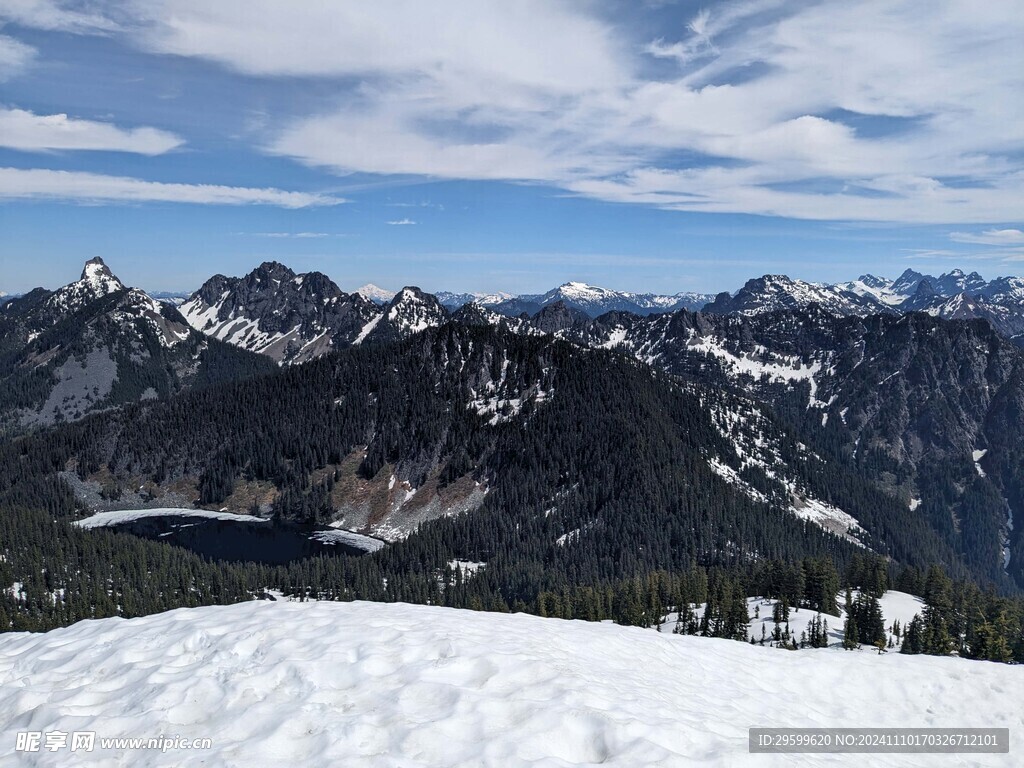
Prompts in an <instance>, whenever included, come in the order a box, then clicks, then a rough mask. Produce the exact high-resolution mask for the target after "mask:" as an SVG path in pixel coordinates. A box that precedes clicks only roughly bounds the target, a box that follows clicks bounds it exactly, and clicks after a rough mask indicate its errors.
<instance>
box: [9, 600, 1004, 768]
mask: <svg viewBox="0 0 1024 768" xmlns="http://www.w3.org/2000/svg"><path fill="white" fill-rule="evenodd" d="M0 689H2V690H3V691H4V695H3V696H2V697H0V723H2V726H0V728H2V729H3V731H4V732H3V734H2V735H0V762H4V763H9V764H12V765H13V764H19V765H24V764H29V765H31V764H38V765H56V764H59V763H58V760H57V759H56V758H57V757H58V756H57V755H49V754H46V753H40V754H39V755H36V756H35V758H36V760H35V761H33V760H29V759H25V758H26V756H25V755H23V754H22V755H20V756H17V757H16V756H15V755H14V753H13V748H14V745H15V733H16V732H17V731H25V730H40V731H49V730H55V729H60V730H63V731H74V730H95V731H96V732H97V736H98V738H100V737H107V736H123V735H132V736H136V735H138V736H150V735H152V736H157V735H160V734H167V735H179V736H184V737H188V738H202V737H209V738H212V739H213V747H212V749H210V750H204V751H183V750H172V751H169V752H167V753H166V754H160V753H157V752H142V751H135V752H122V751H116V750H109V751H108V750H103V749H101V748H99V747H97V749H96V750H95V751H94V752H92V753H77V754H76V758H77V759H76V761H75V764H76V765H78V764H81V765H173V766H182V765H206V766H227V765H231V766H273V765H282V764H287V765H345V766H405V767H407V768H411V767H412V766H480V765H490V766H520V765H535V766H563V767H564V766H573V765H593V764H597V763H601V764H608V765H614V766H642V765H662V766H695V765H703V766H766V765H767V766H780V767H781V766H814V765H847V766H863V765H873V766H931V765H936V764H939V765H942V766H967V765H990V766H1012V765H1015V764H1018V763H1017V761H1018V758H1019V756H1018V755H1015V754H1010V755H962V756H955V755H949V756H945V757H943V758H942V759H940V760H936V758H935V756H928V755H917V756H915V755H888V756H887V755H873V756H871V757H870V758H868V759H865V757H864V756H863V755H846V756H835V755H778V756H766V755H749V754H748V753H747V729H748V728H749V727H751V726H805V727H811V726H846V727H850V726H896V725H903V726H910V725H914V726H931V727H939V726H963V727H967V726H975V727H993V726H1006V727H1009V728H1010V729H1011V730H1012V731H1016V732H1017V733H1019V729H1020V728H1021V727H1024V715H1022V714H1021V709H1020V706H1019V702H1018V698H1019V696H1018V694H1019V692H1020V691H1021V690H1022V689H1024V668H1020V667H1014V666H1006V665H1001V664H986V663H982V662H972V661H964V660H959V659H952V658H949V659H938V658H930V657H907V656H900V655H898V654H886V655H884V656H879V655H876V654H873V653H838V652H835V651H831V650H819V651H811V650H805V651H799V652H782V651H779V650H774V649H769V648H760V647H753V646H750V645H747V644H743V643H738V642H735V641H731V640H708V639H702V638H693V637H685V636H675V635H672V634H668V633H656V632H652V631H650V630H643V629H634V628H624V627H618V626H614V625H611V624H590V623H584V622H567V621H560V620H553V619H540V618H536V617H531V616H526V615H522V614H517V615H505V614H493V613H474V612H469V611H457V610H451V609H445V608H437V607H425V606H410V605H402V604H390V605H386V604H375V603H283V602H277V603H264V602H252V603H245V604H241V605H235V606H231V607H210V608H198V609H181V610H177V611H172V612H169V613H165V614H161V615H157V616H149V617H145V618H141V619H132V620H129V621H125V620H122V619H104V620H101V621H89V622H82V623H80V624H77V625H75V626H73V627H69V628H66V629H60V630H55V631H53V632H49V633H47V634H42V635H28V634H15V635H6V636H4V637H3V638H2V639H0ZM60 757H62V758H63V759H64V760H65V761H66V759H67V757H68V755H67V753H65V754H64V755H62V756H60Z"/></svg>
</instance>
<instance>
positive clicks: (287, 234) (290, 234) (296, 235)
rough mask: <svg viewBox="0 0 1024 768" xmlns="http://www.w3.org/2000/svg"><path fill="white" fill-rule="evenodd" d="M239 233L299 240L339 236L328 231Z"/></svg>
mask: <svg viewBox="0 0 1024 768" xmlns="http://www.w3.org/2000/svg"><path fill="white" fill-rule="evenodd" d="M239 234H241V235H252V236H253V237H274V238H297V239H299V240H309V239H317V238H321V237H341V235H332V234H331V233H330V232H239Z"/></svg>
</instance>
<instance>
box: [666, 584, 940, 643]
mask: <svg viewBox="0 0 1024 768" xmlns="http://www.w3.org/2000/svg"><path fill="white" fill-rule="evenodd" d="M845 595H846V593H845V592H839V594H837V595H836V605H837V606H838V608H839V614H838V615H837V616H831V615H829V614H825V613H823V614H821V618H822V619H823V620H824V621H826V622H827V623H828V637H829V648H830V649H833V650H836V651H838V652H840V653H847V651H845V650H843V649H842V645H843V623H844V622H845V621H846V611H845V609H844V608H843V603H844V601H845ZM852 595H853V597H854V598H856V597H857V595H858V590H853V592H852ZM777 602H778V601H777V600H771V599H768V598H763V597H748V598H747V615H748V616H750V624H749V626H748V629H747V637H748V638H753V639H754V640H755V641H759V640H760V639H761V637H762V635H761V628H762V626H763V627H764V637H766V638H769V641H767V642H770V638H771V636H772V632H773V631H774V629H775V622H774V621H773V619H772V609H773V608H774V607H775V604H776V603H777ZM878 604H879V606H880V607H881V609H882V618H883V620H884V622H885V629H886V638H887V639H890V638H891V639H892V641H893V646H894V648H895V649H898V648H899V646H900V642H901V639H902V635H901V637H899V638H898V637H896V636H895V635H893V634H892V626H893V622H896V621H898V622H899V623H900V627H906V626H907V625H908V624H909V623H910V621H911V619H913V618H914V616H917V615H920V614H923V613H924V601H923V600H922V599H921V598H919V597H916V596H914V595H908V594H907V593H906V592H897V591H896V590H892V589H891V590H889V591H888V592H886V593H885V594H884V595H882V597H881V598H880V599H879V600H878ZM704 608H705V604H704V603H701V604H699V605H696V606H694V607H693V613H694V615H695V616H696V617H697V620H698V621H699V620H700V618H701V617H702V616H703V615H704ZM684 615H685V612H684ZM817 616H818V614H817V613H816V612H815V611H811V610H809V609H807V608H802V609H796V608H791V609H790V613H789V621H788V622H787V623H788V625H789V632H790V635H791V636H792V637H793V638H794V639H795V640H797V642H799V641H800V640H801V634H803V633H806V632H808V631H809V627H810V623H811V620H812V619H814V618H816V617H817ZM678 618H679V613H678V612H677V611H676V610H675V609H673V610H672V611H671V612H669V613H668V614H667V615H666V616H665V617H664V619H663V620H662V626H661V631H662V632H671V631H672V630H673V628H674V627H675V625H676V621H677V619H678ZM781 628H782V629H785V625H782V627H781ZM858 650H859V651H860V652H861V653H876V651H875V649H874V647H872V646H868V645H865V646H862V647H861V648H860V649H858ZM893 652H895V651H893Z"/></svg>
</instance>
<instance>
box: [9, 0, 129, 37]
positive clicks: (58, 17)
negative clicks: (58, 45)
mask: <svg viewBox="0 0 1024 768" xmlns="http://www.w3.org/2000/svg"><path fill="white" fill-rule="evenodd" d="M75 5H76V4H75V3H72V2H66V1H62V0H4V2H3V5H0V20H5V21H11V22H14V23H15V24H21V25H23V26H26V27H35V28H36V29H49V30H59V31H62V32H111V31H114V30H116V29H117V28H118V25H117V24H116V23H115V22H114V21H113V20H112V19H111V18H109V17H107V16H104V15H103V14H101V13H93V12H90V11H89V10H84V11H83V10H77V9H76V8H75V7H73V6H75ZM77 5H79V6H80V5H81V4H80V3H79V4H77ZM94 5H95V4H94Z"/></svg>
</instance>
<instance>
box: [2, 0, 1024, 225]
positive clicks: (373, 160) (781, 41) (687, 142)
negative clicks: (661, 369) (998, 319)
mask: <svg viewBox="0 0 1024 768" xmlns="http://www.w3.org/2000/svg"><path fill="white" fill-rule="evenodd" d="M6 5H11V7H14V8H15V9H16V10H17V14H18V15H19V16H20V18H21V19H22V21H20V22H19V23H37V24H38V25H40V26H44V25H46V24H49V25H51V28H56V26H57V25H63V27H62V28H69V27H75V26H77V28H78V29H90V25H92V26H91V29H94V30H98V31H101V32H103V33H104V34H106V33H108V31H109V32H110V33H113V34H117V32H116V30H108V29H107V26H109V21H108V20H109V19H111V18H116V19H117V25H119V26H121V27H123V28H124V29H125V30H126V35H128V36H127V37H126V39H130V41H131V44H132V45H135V46H137V47H139V48H141V49H143V50H145V51H149V52H153V53H158V54H170V55H175V56H186V57H195V58H201V59H204V60H206V61H209V62H214V63H215V64H218V65H220V66H222V67H223V68H225V69H226V70H229V71H232V72H241V73H244V74H245V75H246V76H250V77H263V78H280V77H290V78H293V79H294V82H296V83H297V86H298V87H302V83H303V82H307V81H316V82H317V83H318V84H320V85H318V88H323V87H324V84H327V86H326V87H328V88H329V87H330V84H332V83H335V84H336V88H337V91H338V96H339V101H342V102H343V103H344V106H343V108H342V107H338V108H336V109H335V111H333V112H332V111H331V110H323V109H322V108H321V109H317V110H315V111H314V110H310V111H309V112H308V113H305V114H298V115H288V116H282V115H271V116H270V117H269V118H268V125H267V127H266V129H265V132H266V133H265V135H268V136H270V138H269V139H268V140H267V142H266V145H265V146H263V147H262V148H263V149H264V150H265V151H267V152H269V153H273V154H278V155H283V156H287V157H290V158H293V159H295V160H297V161H299V162H302V163H304V164H307V165H309V166H313V167H317V168H325V169H328V170H330V171H333V172H336V173H338V174H345V175H347V174H352V173H359V172H362V173H369V174H379V175H386V176H406V177H408V176H410V175H412V176H418V177H422V178H429V179H437V178H440V179H470V180H503V181H516V182H530V183H541V184H545V185H550V186H553V187H558V188H561V189H564V190H568V191H569V192H571V193H573V194H576V195H581V196H586V197H589V198H596V199H600V200H606V201H612V202H620V203H633V204H640V205H648V206H657V207H661V208H667V209H679V210H694V211H705V212H741V213H750V214H758V215H764V216H783V217H792V218H800V219H816V220H851V221H885V222H912V223H942V224H944V225H947V226H949V225H951V224H955V225H957V226H961V227H963V226H966V225H969V224H992V223H997V222H1002V223H1005V222H1016V221H1019V220H1020V216H1021V214H1020V211H1021V210H1024V143H1022V140H1021V137H1020V131H1019V126H1020V125H1021V124H1024V99H1022V98H1021V81H1020V74H1019V73H1020V72H1022V71H1024V47H1022V46H1021V45H1020V40H1021V38H1022V37H1024V15H1022V14H1020V13H1019V9H1018V7H1017V6H1018V3H1017V2H1016V0H990V2H987V3H984V4H978V3H973V2H968V1H967V0H952V1H951V2H948V3H942V4H941V5H940V6H939V7H936V5H935V4H934V3H931V2H928V0H862V1H861V2H856V3H850V2H847V1H846V0H821V2H815V3H807V2H803V1H802V0H734V1H733V2H722V3H714V4H709V6H708V9H707V10H702V11H700V12H698V13H696V14H695V15H693V16H691V17H690V18H689V19H688V20H687V22H688V23H681V24H680V28H679V34H678V35H670V36H669V37H668V38H667V39H663V40H657V41H654V42H652V41H651V40H650V39H642V40H641V39H636V38H631V32H630V30H629V29H626V28H623V27H616V26H615V25H614V24H613V23H612V22H611V21H609V20H608V19H607V18H603V17H602V16H600V13H601V9H602V4H601V3H575V2H570V0H520V2H516V3H508V2H506V1H505V0H452V2H451V3H449V4H448V5H447V6H446V14H445V23H444V24H438V23H437V19H436V13H437V12H436V9H435V8H434V7H433V6H431V5H430V4H427V3H415V2H382V3H377V4H373V5H372V6H370V5H365V4H358V3H316V4H309V5H308V6H306V7H304V8H303V12H302V13H295V12H294V9H293V8H291V7H290V6H288V5H287V4H282V3H279V2H275V1H274V0H219V1H218V2H216V3H210V2H208V0H159V1H158V2H153V3H131V4H128V5H123V4H119V3H113V2H112V0H110V1H109V2H103V1H102V0H100V1H99V2H96V3H90V4H89V5H88V12H87V13H86V12H85V11H81V10H78V11H76V12H77V13H81V14H85V15H86V17H87V18H86V19H81V18H75V17H70V16H62V15H60V14H57V15H56V16H54V15H53V13H54V9H55V8H56V9H57V10H58V11H61V10H63V11H64V12H68V10H67V9H68V8H69V6H65V5H63V4H58V3H54V2H41V0H32V1H31V2H30V0H16V2H14V3H13V4H12V3H7V4H6ZM26 8H27V9H28V10H26ZM108 8H110V9H117V12H116V13H115V12H114V11H113V10H111V11H110V12H109V13H108V12H106V11H105V10H104V9H108ZM7 14H8V16H9V17H10V16H12V12H10V11H8V12H7ZM97 18H98V19H99V20H97ZM25 19H28V20H29V21H25ZM33 19H34V20H35V21H32V20H33ZM567 40H571V41H572V45H571V53H568V54H567V50H568V49H567V46H566V41H567ZM652 56H653V57H657V58H659V61H657V62H654V61H653V60H652ZM673 64H674V65H676V68H675V70H674V71H672V72H669V73H667V74H666V71H665V70H666V67H671V66H672V65H673ZM652 65H657V66H655V67H652ZM651 71H657V73H658V74H657V76H652V75H650V74H648V73H649V72H651ZM353 82H355V83H358V85H357V86H355V87H353V86H352V85H351V84H352V83H353ZM887 123H894V124H895V123H898V124H899V126H900V130H899V131H891V130H890V131H887V130H885V126H886V124H887ZM954 179H955V181H954Z"/></svg>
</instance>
